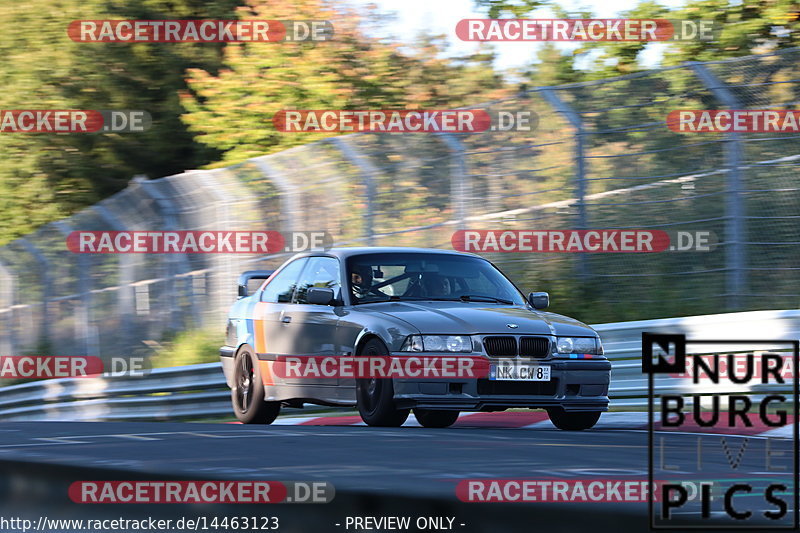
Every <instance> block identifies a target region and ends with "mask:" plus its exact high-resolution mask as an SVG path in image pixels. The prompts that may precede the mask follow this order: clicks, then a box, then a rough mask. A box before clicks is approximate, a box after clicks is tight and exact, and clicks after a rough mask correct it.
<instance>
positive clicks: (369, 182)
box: [325, 136, 379, 246]
mask: <svg viewBox="0 0 800 533" xmlns="http://www.w3.org/2000/svg"><path fill="white" fill-rule="evenodd" d="M325 141H327V142H329V143H331V144H333V145H334V146H335V147H336V148H337V149H338V150H339V151H340V152H341V153H342V154H343V155H344V156H345V157H346V158H347V159H348V160H349V161H350V162H351V163H353V164H354V165H355V166H356V167H358V170H359V173H360V174H361V179H362V181H363V183H364V189H365V190H366V196H367V198H366V200H367V213H366V216H365V217H364V237H365V240H366V243H367V245H369V246H373V245H374V244H375V176H377V175H378V173H379V172H378V169H377V168H376V167H375V165H373V164H372V163H371V162H370V161H369V159H368V158H366V157H364V156H362V155H361V154H360V153H358V150H356V149H355V148H353V147H352V146H350V145H349V144H348V143H347V141H345V140H344V138H343V137H338V136H337V137H331V138H329V139H325Z"/></svg>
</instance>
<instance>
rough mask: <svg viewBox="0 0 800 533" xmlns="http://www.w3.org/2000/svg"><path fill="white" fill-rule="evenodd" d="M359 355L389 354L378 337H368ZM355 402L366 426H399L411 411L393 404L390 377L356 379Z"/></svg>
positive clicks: (392, 389)
mask: <svg viewBox="0 0 800 533" xmlns="http://www.w3.org/2000/svg"><path fill="white" fill-rule="evenodd" d="M360 355H367V356H378V355H389V349H388V348H386V345H385V344H383V342H381V341H379V340H378V339H370V340H369V341H367V343H366V344H365V345H364V347H363V349H362V350H361V353H360ZM356 403H357V404H358V412H359V414H360V415H361V420H363V421H364V422H365V423H366V424H367V425H368V426H383V427H400V426H402V425H403V422H405V421H406V419H407V418H408V414H409V412H411V410H410V409H398V408H397V407H396V406H395V403H394V387H393V386H392V380H391V378H367V379H357V380H356Z"/></svg>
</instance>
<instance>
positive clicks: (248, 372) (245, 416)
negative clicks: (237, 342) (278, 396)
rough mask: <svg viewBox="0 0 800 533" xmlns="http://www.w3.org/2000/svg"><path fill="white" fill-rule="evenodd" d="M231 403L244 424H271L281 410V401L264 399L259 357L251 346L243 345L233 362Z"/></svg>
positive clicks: (237, 416)
mask: <svg viewBox="0 0 800 533" xmlns="http://www.w3.org/2000/svg"><path fill="white" fill-rule="evenodd" d="M233 365H234V366H233V388H232V389H231V403H232V404H233V412H234V414H236V418H237V419H238V420H239V422H241V423H242V424H271V423H272V422H273V421H274V420H275V419H276V418H277V417H278V413H280V411H281V404H280V403H279V402H265V401H264V382H263V381H261V369H260V368H259V366H258V358H257V357H256V355H255V353H254V352H253V349H252V348H250V347H249V346H242V347H241V348H240V349H239V352H238V353H237V354H236V357H235V358H234V362H233Z"/></svg>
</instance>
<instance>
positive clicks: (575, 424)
mask: <svg viewBox="0 0 800 533" xmlns="http://www.w3.org/2000/svg"><path fill="white" fill-rule="evenodd" d="M547 414H548V416H549V417H550V422H552V423H553V425H554V426H555V427H557V428H558V429H564V430H566V431H582V430H584V429H589V428H592V427H594V425H595V424H597V421H598V420H600V414H601V412H600V411H590V412H577V413H570V412H569V411H565V410H564V409H563V408H561V407H554V408H552V409H548V410H547Z"/></svg>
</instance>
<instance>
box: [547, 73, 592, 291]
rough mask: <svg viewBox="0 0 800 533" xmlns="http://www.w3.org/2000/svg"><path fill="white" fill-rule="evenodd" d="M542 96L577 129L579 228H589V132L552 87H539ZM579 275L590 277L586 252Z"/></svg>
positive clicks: (583, 255) (576, 194)
mask: <svg viewBox="0 0 800 533" xmlns="http://www.w3.org/2000/svg"><path fill="white" fill-rule="evenodd" d="M539 92H541V94H542V97H544V99H545V100H546V101H547V103H549V104H550V105H551V106H553V108H554V109H555V110H556V111H557V112H559V113H561V114H562V115H564V117H565V118H566V119H567V121H568V122H569V123H570V125H571V126H572V128H573V129H574V130H575V197H576V198H577V204H576V205H577V208H578V222H577V228H576V229H579V230H585V229H589V220H588V218H589V217H588V215H587V213H586V156H585V142H586V141H585V138H586V136H587V135H588V132H587V131H586V129H585V128H584V125H583V121H582V120H581V117H580V115H578V113H576V112H575V110H574V109H572V107H571V106H570V105H569V104H567V103H566V102H565V101H564V100H562V99H561V97H559V96H558V93H556V91H555V90H554V89H553V88H552V87H539ZM578 275H579V276H580V278H581V280H582V281H586V280H588V278H589V264H588V261H587V257H586V254H585V253H581V254H578Z"/></svg>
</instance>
